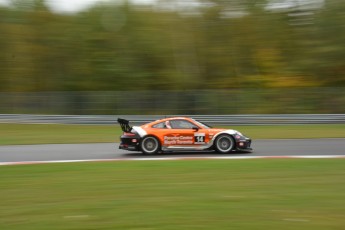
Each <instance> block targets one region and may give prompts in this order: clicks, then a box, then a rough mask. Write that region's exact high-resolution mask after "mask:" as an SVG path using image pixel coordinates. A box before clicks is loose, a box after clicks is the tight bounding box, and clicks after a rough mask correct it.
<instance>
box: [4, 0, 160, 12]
mask: <svg viewBox="0 0 345 230" xmlns="http://www.w3.org/2000/svg"><path fill="white" fill-rule="evenodd" d="M109 1H111V2H114V3H116V2H119V3H122V2H123V0H46V3H47V6H48V7H49V8H50V9H51V10H52V11H54V12H57V13H75V12H79V11H83V10H86V9H87V8H89V7H91V6H92V5H93V4H95V3H98V2H109ZM130 2H131V3H133V4H152V3H154V2H156V0H130ZM0 5H5V6H10V5H11V0H0Z"/></svg>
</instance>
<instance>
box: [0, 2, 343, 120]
mask: <svg viewBox="0 0 345 230" xmlns="http://www.w3.org/2000/svg"><path fill="white" fill-rule="evenodd" d="M344 12H345V1H343V0H256V1H254V0H183V1H182V0H132V1H129V0H128V1H126V0H108V1H106V0H103V1H101V0H98V1H97V0H88V1H86V0H79V1H77V0H73V1H72V0H70V1H67V0H66V1H62V0H0V51H1V52H0V102H1V103H0V113H2V114H5V113H29V114H81V115H82V114H90V115H92V114H134V115H135V114H299V113H303V114H308V113H314V114H315V113H319V114H323V113H324V114H330V113H345V106H344V105H345V45H344V44H345V43H344V41H345V23H344V22H345V13H344Z"/></svg>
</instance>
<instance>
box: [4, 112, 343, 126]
mask: <svg viewBox="0 0 345 230" xmlns="http://www.w3.org/2000/svg"><path fill="white" fill-rule="evenodd" d="M173 116H189V117H193V118H195V119H197V120H200V121H202V122H205V123H208V124H211V125H282V124H284V125H287V124H345V114H275V115H269V114H263V115H167V116H162V115H32V114H0V123H26V124H93V125H96V124H102V125H114V124H117V118H118V117H121V118H124V119H127V120H129V121H130V122H131V124H135V125H140V124H144V123H147V122H149V121H154V120H157V119H161V118H164V117H173Z"/></svg>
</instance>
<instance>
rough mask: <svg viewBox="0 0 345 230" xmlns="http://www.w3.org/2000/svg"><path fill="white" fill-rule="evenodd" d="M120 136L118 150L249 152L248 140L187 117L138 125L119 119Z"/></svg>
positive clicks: (249, 141)
mask: <svg viewBox="0 0 345 230" xmlns="http://www.w3.org/2000/svg"><path fill="white" fill-rule="evenodd" d="M117 121H118V123H119V124H120V126H121V128H122V131H123V134H122V136H121V137H120V140H121V143H120V146H119V148H120V149H124V150H130V151H141V152H142V153H143V154H156V153H161V152H173V151H195V150H200V151H201V150H213V151H217V152H219V153H230V152H232V151H234V150H238V151H241V150H242V151H243V150H244V151H252V148H251V142H252V141H251V139H250V138H248V137H246V136H244V135H243V134H241V133H240V132H238V131H236V130H232V129H218V128H212V127H210V126H208V125H206V124H204V123H202V122H200V121H197V120H195V119H193V118H189V117H171V118H164V119H161V120H156V121H153V122H150V123H147V124H144V125H141V126H133V127H131V126H130V125H129V121H128V120H125V119H121V118H119V119H118V120H117Z"/></svg>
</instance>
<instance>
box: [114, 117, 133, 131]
mask: <svg viewBox="0 0 345 230" xmlns="http://www.w3.org/2000/svg"><path fill="white" fill-rule="evenodd" d="M117 122H118V123H119V124H120V126H121V129H122V131H123V132H125V133H129V132H130V131H131V130H132V127H131V126H130V125H129V121H128V120H125V119H122V118H118V119H117Z"/></svg>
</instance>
